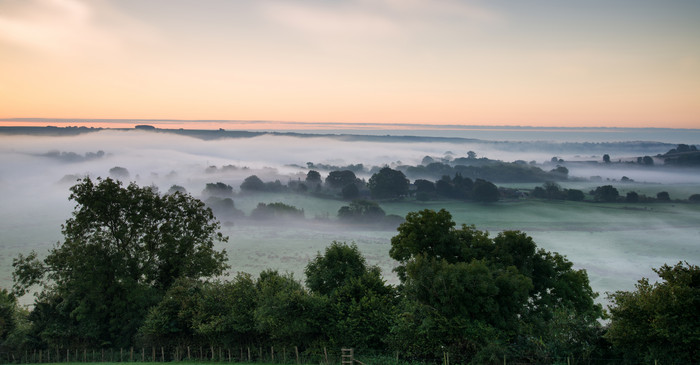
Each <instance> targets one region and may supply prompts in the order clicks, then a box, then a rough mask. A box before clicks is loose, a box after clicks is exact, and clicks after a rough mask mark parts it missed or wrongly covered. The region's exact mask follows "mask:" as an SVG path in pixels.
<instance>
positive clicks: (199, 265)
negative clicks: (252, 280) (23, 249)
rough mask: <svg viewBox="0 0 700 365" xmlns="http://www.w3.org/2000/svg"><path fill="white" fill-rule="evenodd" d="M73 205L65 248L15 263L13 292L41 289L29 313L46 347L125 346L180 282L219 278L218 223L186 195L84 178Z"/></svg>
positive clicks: (223, 264)
mask: <svg viewBox="0 0 700 365" xmlns="http://www.w3.org/2000/svg"><path fill="white" fill-rule="evenodd" d="M70 199H71V200H74V201H75V202H76V203H77V205H76V208H75V211H74V212H73V217H72V218H70V219H68V220H67V221H66V223H65V224H64V225H63V236H64V242H63V243H60V244H58V245H57V246H56V247H55V248H53V249H51V250H50V251H49V254H48V256H47V257H46V259H44V260H43V262H40V261H38V260H37V259H36V253H32V254H31V255H29V256H27V257H23V256H21V255H20V256H19V257H18V258H17V259H15V260H14V261H13V267H14V273H13V278H14V281H15V289H16V291H17V292H20V293H22V292H25V291H26V290H27V288H28V287H29V286H31V285H32V284H39V283H41V284H43V288H42V291H41V293H40V295H39V297H38V298H37V301H36V303H35V306H34V310H33V312H32V316H33V319H34V325H35V328H36V329H37V331H39V332H38V333H37V334H38V335H40V336H41V337H42V339H43V340H45V341H48V342H49V343H63V344H67V343H68V342H76V341H79V342H80V343H83V344H89V345H91V346H98V345H99V346H103V345H105V344H111V345H113V346H126V345H128V344H130V343H131V341H132V338H133V336H134V334H135V333H136V331H137V329H138V328H139V327H140V326H141V323H142V322H143V319H144V318H145V316H146V311H147V310H148V308H150V307H151V306H153V305H154V304H156V303H158V302H159V301H160V298H162V296H163V294H164V293H165V291H166V290H167V289H168V288H169V287H170V286H171V285H172V284H173V282H174V281H175V280H176V279H178V278H201V277H210V276H215V275H219V274H221V273H222V272H223V270H224V269H225V268H226V267H227V265H226V252H225V250H222V251H217V250H215V249H214V245H215V243H216V242H225V241H226V240H227V238H226V237H224V236H222V235H221V233H218V232H217V231H218V229H219V223H218V222H217V221H216V220H215V219H214V216H213V214H212V212H211V210H209V209H206V208H205V206H204V203H202V202H201V201H199V200H197V199H194V198H192V197H191V196H189V195H184V194H180V193H176V194H173V195H164V196H160V195H158V194H157V193H156V192H155V191H154V190H153V189H152V188H150V187H139V186H137V185H136V184H133V183H132V184H129V186H127V187H123V186H122V184H121V183H120V182H118V181H115V180H112V179H109V178H108V179H105V180H101V179H97V181H96V182H93V181H92V180H91V179H89V178H86V179H83V180H81V182H80V183H79V184H77V185H75V186H73V187H72V188H71V195H70Z"/></svg>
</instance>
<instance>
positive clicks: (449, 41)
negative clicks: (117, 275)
mask: <svg viewBox="0 0 700 365" xmlns="http://www.w3.org/2000/svg"><path fill="white" fill-rule="evenodd" d="M0 118H68V119H70V118H76V119H89V118H100V119H105V118H116V119H135V120H137V119H139V120H145V119H178V120H191V119H198V120H257V121H288V122H301V123H386V124H392V123H403V124H412V123H416V124H418V123H420V124H440V125H445V124H455V125H486V126H487V125H499V126H517V125H520V126H568V127H599V126H616V127H672V128H700V1H697V0H668V1H657V0H655V1H652V0H570V1H551V0H547V1H544V0H528V1H523V0H510V1H505V0H489V1H486V0H484V1H476V0H284V1H276V0H206V1H192V0H148V1H144V0H89V1H86V0H0ZM0 123H1V124H0V125H9V124H16V123H15V122H8V121H0Z"/></svg>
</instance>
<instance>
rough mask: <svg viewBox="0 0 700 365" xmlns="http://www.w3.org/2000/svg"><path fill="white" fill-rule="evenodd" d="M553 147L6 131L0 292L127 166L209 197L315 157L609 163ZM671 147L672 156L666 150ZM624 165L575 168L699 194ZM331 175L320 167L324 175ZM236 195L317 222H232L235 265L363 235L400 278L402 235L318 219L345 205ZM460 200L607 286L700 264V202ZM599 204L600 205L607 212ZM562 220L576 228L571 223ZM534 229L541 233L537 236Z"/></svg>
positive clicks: (253, 264)
mask: <svg viewBox="0 0 700 365" xmlns="http://www.w3.org/2000/svg"><path fill="white" fill-rule="evenodd" d="M546 146H549V145H543V149H542V150H539V151H532V150H531V148H530V147H528V151H527V152H523V151H522V150H519V149H518V148H513V145H506V144H496V143H481V142H469V141H465V142H445V141H441V142H404V141H395V142H369V141H342V140H338V139H332V138H323V137H306V138H299V137H292V136H276V135H263V136H259V137H253V138H237V139H219V140H209V141H205V140H200V139H196V138H191V137H186V136H179V135H175V134H164V133H155V132H149V131H137V130H133V131H120V130H103V131H99V132H94V133H87V134H81V135H77V136H63V137H45V136H42V137H39V136H8V135H0V202H1V203H2V204H1V205H0V232H1V234H0V287H5V288H7V287H10V286H11V271H12V267H11V263H12V258H14V257H16V256H17V254H18V253H27V252H29V251H30V250H36V251H38V252H39V253H40V255H43V254H45V253H46V251H47V250H48V249H49V248H51V247H52V246H53V245H54V244H55V243H56V242H57V241H59V240H61V234H60V229H61V227H60V226H61V224H62V223H63V222H64V221H65V220H66V219H67V218H68V217H69V216H70V214H71V211H72V209H73V203H72V202H70V201H68V195H69V190H68V189H69V187H70V186H71V185H72V184H73V182H74V178H75V177H76V176H88V175H89V176H91V177H98V176H102V177H107V176H109V170H110V169H111V168H113V167H117V166H118V167H123V168H125V169H127V170H128V173H129V177H128V178H125V179H123V180H126V181H135V182H137V183H138V184H139V185H155V186H157V187H158V188H159V189H160V190H161V191H162V192H165V191H167V190H168V189H169V187H170V186H172V185H174V184H176V185H180V186H183V187H185V188H186V189H187V191H188V192H190V193H191V194H193V195H194V196H199V195H200V193H201V192H202V190H203V189H204V187H205V184H206V183H213V182H223V183H225V184H228V185H231V186H232V187H233V188H234V191H237V190H239V189H238V187H239V185H240V184H241V182H242V181H243V179H245V178H246V177H248V176H250V175H253V174H255V175H257V176H259V177H260V178H261V179H262V180H263V181H266V182H267V181H274V180H276V179H279V180H280V181H281V182H282V183H283V184H286V183H287V182H288V181H290V180H297V179H301V180H304V178H305V176H306V172H307V171H308V169H307V168H306V164H307V162H312V163H314V164H329V165H336V166H345V165H349V164H363V165H364V166H365V168H371V167H372V166H383V165H397V164H410V165H417V164H420V162H421V160H422V159H423V157H424V156H426V155H429V156H433V157H443V156H452V157H463V156H466V155H467V152H468V151H474V152H476V153H477V157H488V158H491V159H501V160H504V161H508V162H511V161H515V160H523V161H527V162H530V161H535V162H536V163H538V164H544V163H547V162H549V161H550V159H551V158H552V157H553V156H556V157H557V158H561V159H563V160H565V161H568V160H571V161H574V160H576V161H585V160H588V161H600V160H601V158H602V157H601V155H602V154H601V153H599V152H598V151H595V152H594V153H591V154H588V155H582V153H581V151H580V150H576V151H571V152H567V151H562V150H561V148H556V149H555V150H552V149H544V148H546ZM100 151H102V152H100ZM663 152H665V151H658V152H656V153H663ZM607 153H609V154H610V155H611V157H612V159H613V160H616V159H617V158H634V157H636V156H643V155H649V154H650V153H651V152H650V151H649V150H648V149H644V148H641V147H640V150H639V151H630V150H629V148H625V150H624V151H610V152H607ZM227 166H228V167H227ZM231 166H233V167H231ZM543 166H546V165H543ZM620 167H624V166H619V165H618V166H617V167H616V168H610V167H609V166H604V165H603V164H600V165H598V164H581V165H572V166H571V167H569V169H570V174H569V175H570V176H572V177H583V178H589V177H590V176H600V178H601V181H602V183H600V182H599V183H592V184H591V186H595V185H596V184H598V185H603V184H613V185H616V184H617V182H615V181H614V180H620V179H621V178H622V176H626V177H628V178H630V179H633V180H634V181H635V182H636V183H642V182H643V183H648V184H650V185H649V186H652V188H650V191H655V190H659V191H661V190H668V187H669V184H676V183H682V184H684V185H683V189H685V190H679V191H683V192H684V193H682V194H685V196H673V195H672V198H674V199H675V198H684V199H685V198H687V196H688V195H690V194H691V193H693V190H694V189H695V188H696V187H697V189H695V190H696V191H695V193H700V173H698V170H697V169H696V170H685V171H684V170H671V169H665V168H662V167H660V166H659V168H653V169H649V168H646V169H645V168H638V167H632V166H630V167H624V168H620ZM544 168H545V167H543V169H544ZM327 173H328V172H327V171H321V176H322V178H325V176H326V175H327ZM358 175H360V174H358ZM360 177H363V178H368V177H369V176H367V175H365V176H361V175H360ZM572 184H579V185H581V184H584V185H585V184H586V183H582V182H577V183H572ZM509 185H510V186H512V185H514V184H509ZM515 185H517V184H515ZM523 186H532V184H523ZM562 186H566V183H562ZM689 186H690V187H689ZM656 187H662V188H659V189H657V188H656ZM233 199H234V201H235V204H236V207H237V208H239V209H241V210H243V211H244V212H245V214H250V211H251V210H252V208H253V207H255V205H256V204H257V202H274V201H284V202H285V203H287V204H292V205H295V206H297V207H299V208H303V209H304V210H305V216H306V218H307V221H308V223H309V227H301V225H302V223H294V224H292V225H288V226H286V227H279V226H249V225H245V224H238V222H234V223H235V224H234V225H233V226H225V227H224V233H225V234H228V235H230V236H231V237H230V238H231V239H230V242H229V243H228V244H227V250H228V251H229V256H230V258H231V262H232V270H233V271H237V270H240V271H248V272H251V273H253V274H257V272H259V271H260V270H262V269H264V268H279V269H281V270H288V271H292V272H294V273H295V275H296V276H297V277H301V275H302V272H303V271H302V270H303V266H304V265H305V264H306V262H307V261H308V260H309V259H310V258H311V257H313V256H314V255H315V254H316V252H317V251H319V250H323V248H324V247H325V246H326V245H328V244H330V242H331V241H333V240H340V241H347V242H351V241H355V242H357V243H358V245H359V246H360V248H361V249H362V251H363V252H364V253H365V254H366V255H367V257H368V259H369V261H370V262H371V263H373V264H378V265H380V267H381V268H382V269H383V273H384V275H385V277H386V278H387V279H388V280H389V281H390V282H395V280H396V279H395V276H394V275H393V273H391V268H392V267H393V265H394V264H393V262H392V260H391V259H390V258H389V257H388V251H389V240H390V238H391V236H393V235H394V232H393V231H382V230H376V231H372V230H358V228H354V227H348V226H345V227H341V226H335V225H331V224H319V223H318V222H315V221H314V217H315V216H328V217H330V219H331V220H333V219H334V218H335V216H336V213H337V210H338V208H339V207H340V206H342V205H343V204H344V203H343V202H340V201H335V200H325V201H319V200H320V199H309V198H304V197H302V196H295V195H293V194H284V195H270V194H267V195H261V196H259V197H255V196H253V197H251V196H246V197H243V196H234V198H233ZM440 204H441V203H433V204H428V205H426V206H425V207H429V208H434V209H439V208H440ZM458 204H462V203H454V204H452V203H450V204H446V205H449V206H450V207H452V208H454V209H455V210H459V209H462V208H458V207H468V208H464V209H467V210H465V211H464V212H463V213H459V212H458V213H453V214H454V215H455V220H456V221H457V222H458V223H460V224H461V223H467V224H472V223H474V224H476V225H477V228H482V229H487V228H488V229H489V230H490V231H491V232H497V231H499V230H502V229H523V230H525V231H526V232H527V233H529V234H531V235H532V236H533V237H534V238H535V240H536V242H537V243H538V245H540V246H541V247H544V248H546V249H549V250H554V251H558V252H560V253H562V254H564V255H567V256H568V257H569V259H571V260H572V261H573V262H574V264H575V265H576V266H577V267H582V268H586V269H587V270H588V271H589V275H590V276H591V279H592V283H593V286H594V289H595V290H597V291H599V292H604V291H611V290H618V289H631V288H633V285H634V282H635V281H636V280H637V279H639V278H641V277H642V276H653V273H652V272H651V267H658V266H659V265H661V264H663V263H669V264H673V263H675V262H677V261H679V260H687V261H689V262H692V263H697V262H698V261H700V248H698V245H697V242H698V238H699V236H700V227H697V225H693V224H686V223H683V224H677V221H675V220H674V217H678V216H680V215H684V216H686V218H687V215H690V218H689V219H690V221H692V220H693V219H696V220H695V222H698V221H700V209H696V208H693V207H690V208H687V210H685V211H683V212H679V211H674V210H673V208H672V207H671V206H670V205H669V206H668V207H665V208H663V209H661V210H665V211H664V212H661V213H659V214H647V213H650V211H646V212H642V213H640V212H633V213H635V214H636V215H634V216H632V217H631V218H630V217H629V216H627V215H626V214H627V213H629V212H624V211H621V212H615V214H612V215H610V214H607V215H605V216H595V215H594V211H592V213H591V215H590V216H587V217H583V216H581V217H579V218H577V219H576V220H571V219H567V218H566V217H562V216H561V214H568V213H567V212H575V211H577V208H576V207H571V206H568V208H567V209H568V210H565V213H561V212H557V211H556V210H549V209H550V208H549V207H548V205H547V204H538V205H536V206H535V207H534V208H532V207H529V208H527V209H534V210H533V211H527V210H523V209H525V208H523V207H522V206H521V205H520V204H518V203H512V204H511V203H498V204H496V205H495V206H496V207H497V208H496V209H502V211H499V212H494V211H493V209H494V208H493V207H488V206H483V205H477V204H470V205H468V204H462V205H458ZM552 204H555V205H556V204H557V203H552ZM382 207H383V208H384V209H385V210H386V211H387V213H394V214H401V215H404V214H405V213H406V211H407V209H412V208H413V207H415V208H416V210H417V209H418V208H420V206H419V205H415V206H413V207H411V206H408V205H391V204H389V205H384V204H383V205H382ZM450 207H448V208H450ZM498 207H500V208H498ZM596 209H598V210H596V211H599V210H601V209H606V208H605V207H603V208H596ZM645 209H646V208H645ZM657 209H659V208H657ZM684 209H685V208H684ZM450 210H451V209H450ZM451 211H452V210H451ZM475 212H476V213H479V214H476V213H475ZM489 212H491V213H489ZM481 213H483V214H481ZM618 213H619V215H618ZM490 214H491V215H490ZM523 214H524V215H526V216H527V219H529V220H523V221H522V222H521V221H520V220H519V219H521V218H519V217H520V215H523ZM616 217H623V218H620V219H621V222H622V223H620V224H625V225H627V227H629V224H630V222H636V223H635V224H633V225H632V229H617V228H613V226H614V225H615V224H616V219H617V218H616ZM582 220H583V221H584V223H583V224H584V225H585V227H588V228H586V229H581V228H580V226H577V223H576V222H581V221H582ZM563 221H566V222H569V223H567V225H566V226H565V227H562V224H561V222H563ZM684 222H685V220H684ZM650 226H653V227H657V229H655V230H654V231H653V232H649V231H645V227H650ZM591 227H592V228H591ZM596 227H598V228H596ZM528 228H531V229H533V231H532V232H528V230H527V229H528ZM548 228H551V229H548ZM640 232H641V233H640ZM691 243H692V244H691ZM26 301H27V300H25V302H26Z"/></svg>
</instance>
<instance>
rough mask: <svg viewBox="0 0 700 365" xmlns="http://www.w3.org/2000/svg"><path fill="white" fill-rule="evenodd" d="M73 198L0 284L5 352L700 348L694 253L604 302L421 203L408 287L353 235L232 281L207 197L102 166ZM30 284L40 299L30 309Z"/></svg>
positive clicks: (673, 359) (600, 353) (553, 261)
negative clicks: (41, 247) (297, 265)
mask: <svg viewBox="0 0 700 365" xmlns="http://www.w3.org/2000/svg"><path fill="white" fill-rule="evenodd" d="M70 198H71V199H72V200H74V201H76V203H77V205H76V208H75V211H74V212H73V214H72V217H71V218H69V219H68V220H67V221H66V223H65V224H64V225H63V229H62V231H63V236H64V240H63V242H61V243H59V244H57V245H56V246H55V247H54V248H52V249H51V250H50V251H49V252H48V254H47V256H46V257H45V258H43V259H39V257H38V255H37V253H31V254H29V255H27V256H22V255H20V256H19V257H17V258H16V259H15V260H14V261H13V267H14V274H13V278H14V286H13V288H12V290H11V291H8V290H6V289H3V290H1V291H0V339H1V340H2V350H3V351H22V350H25V349H49V348H56V347H61V348H73V349H94V348H120V347H123V348H128V347H130V346H145V347H152V348H156V347H161V348H162V347H164V346H168V347H169V348H173V347H174V348H177V349H180V351H184V349H186V348H189V347H193V348H194V347H202V346H219V347H224V348H226V347H232V346H233V347H236V346H238V347H241V348H242V347H243V346H246V347H253V348H262V347H265V348H271V347H273V348H278V349H279V348H292V347H294V346H296V347H297V348H298V350H299V351H301V352H302V353H313V352H318V351H319V349H322V348H326V347H328V348H339V347H353V348H355V349H357V350H358V351H368V352H374V353H385V354H386V353H389V354H391V353H393V352H394V351H400V353H401V356H402V358H404V359H407V360H416V361H428V362H440V361H441V360H442V359H443V356H445V354H446V353H449V356H450V359H451V361H453V362H455V363H479V364H483V363H501V361H502V359H503V358H504V356H505V357H507V358H509V359H517V361H521V362H529V363H551V362H554V361H555V360H556V359H561V358H566V357H573V358H576V359H581V360H584V361H585V360H589V361H592V360H595V359H616V360H614V362H616V363H620V362H624V363H638V362H640V361H650V360H660V361H662V362H663V363H693V362H697V361H698V360H699V359H700V358H699V357H698V355H699V354H698V350H697V349H698V348H700V346H698V345H700V335H698V328H700V327H699V326H698V324H700V323H698V322H699V321H698V317H699V316H698V315H697V314H698V307H699V306H698V305H699V304H700V268H698V266H696V265H691V264H689V263H678V264H676V265H675V266H666V265H665V266H663V267H661V268H659V269H657V272H658V273H659V275H660V277H661V278H662V281H661V282H659V283H656V284H653V283H650V282H649V281H648V280H647V279H642V280H640V281H639V283H638V285H637V288H636V290H635V291H629V292H626V291H621V292H616V293H613V294H610V297H609V299H610V300H611V302H612V305H611V306H610V308H609V314H606V311H604V309H603V308H602V306H601V305H600V304H597V303H596V302H595V298H596V296H597V294H596V293H595V292H593V290H592V289H591V287H590V285H589V280H588V275H587V273H586V271H585V270H582V269H576V268H574V265H573V263H572V262H570V261H569V260H567V259H566V257H565V256H562V255H560V254H558V253H556V252H549V251H546V250H543V249H541V248H538V247H537V245H536V244H535V242H534V241H533V240H532V238H531V237H529V236H528V235H527V234H525V233H523V232H520V231H504V232H501V233H499V234H497V235H496V236H494V237H492V236H490V235H489V234H488V232H485V231H481V230H478V229H477V228H476V227H473V226H468V225H462V226H457V225H456V223H455V222H454V221H453V220H452V216H451V215H450V213H449V212H447V211H445V210H440V211H433V210H423V211H419V212H412V213H409V214H408V215H407V216H406V217H405V221H404V222H403V223H401V224H400V225H399V227H398V229H397V234H396V235H395V236H394V237H393V238H392V239H391V248H390V251H389V256H390V257H391V258H393V259H394V260H396V262H397V267H396V269H395V271H396V273H397V276H398V279H399V284H398V285H389V284H387V283H386V281H385V280H384V278H383V277H382V276H381V272H380V270H379V268H378V267H376V266H372V265H369V264H368V263H367V261H366V259H365V258H364V257H363V255H362V254H361V252H360V251H359V249H358V247H357V246H356V245H354V244H347V243H342V242H333V243H331V244H330V245H329V246H328V247H327V248H326V249H325V250H324V252H319V253H318V254H317V256H316V257H314V258H313V259H312V260H311V261H310V262H309V263H308V264H307V265H306V267H305V270H304V273H305V277H304V279H303V280H301V279H297V278H294V277H293V276H292V275H290V274H285V273H279V272H278V271H275V270H271V269H269V270H265V271H263V272H261V273H260V274H259V275H258V276H256V277H254V276H253V275H250V274H246V273H237V274H236V275H234V276H233V277H232V278H231V279H227V280H223V279H217V277H220V276H221V275H222V274H223V273H224V272H225V271H226V270H227V269H229V267H228V264H227V255H228V254H227V252H226V251H225V250H220V251H219V250H216V249H215V248H214V244H215V243H223V242H226V240H227V238H226V237H224V236H222V235H221V234H220V233H219V232H218V229H219V224H218V222H217V221H216V220H215V219H214V216H213V214H212V212H211V210H210V209H208V208H206V206H205V205H204V204H203V203H202V202H201V201H199V200H197V199H194V198H192V197H191V196H189V195H187V194H182V193H180V192H175V193H173V194H164V195H160V194H158V193H157V192H156V191H155V190H154V189H153V188H151V187H139V186H137V185H135V184H133V183H132V184H129V185H128V186H123V185H122V184H121V183H120V182H118V181H114V180H111V179H104V180H103V179H97V180H96V181H93V180H91V179H89V178H86V179H83V180H81V181H80V182H79V183H78V184H77V185H75V186H73V187H72V188H71V195H70ZM33 285H38V292H37V295H36V299H35V302H34V305H33V307H32V308H31V309H25V308H22V307H20V306H19V305H18V304H17V297H18V296H21V295H23V294H26V293H27V292H28V291H30V290H31V288H32V287H33ZM34 288H37V287H34ZM605 318H608V319H609V322H608V323H607V324H603V323H602V322H601V320H602V319H605ZM154 351H155V350H154ZM180 353H181V354H182V352H180Z"/></svg>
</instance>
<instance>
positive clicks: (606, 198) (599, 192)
mask: <svg viewBox="0 0 700 365" xmlns="http://www.w3.org/2000/svg"><path fill="white" fill-rule="evenodd" d="M590 194H591V195H592V196H593V198H594V200H595V201H601V202H608V203H612V202H622V201H624V202H625V203H653V202H669V201H671V196H670V194H669V193H668V192H667V191H660V192H658V193H656V198H652V197H648V196H646V195H643V194H641V195H640V194H639V193H637V192H635V191H630V192H628V193H627V194H625V197H624V198H623V197H622V196H620V192H619V191H618V190H617V189H616V188H615V187H613V186H612V185H603V186H598V187H596V188H595V189H594V190H591V191H590ZM691 198H692V197H691ZM689 200H690V201H691V202H692V199H689Z"/></svg>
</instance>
